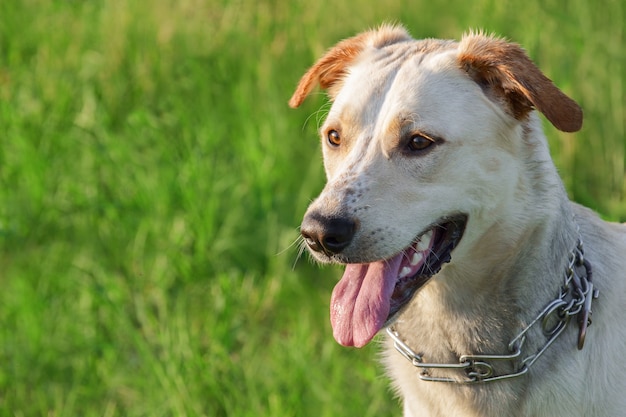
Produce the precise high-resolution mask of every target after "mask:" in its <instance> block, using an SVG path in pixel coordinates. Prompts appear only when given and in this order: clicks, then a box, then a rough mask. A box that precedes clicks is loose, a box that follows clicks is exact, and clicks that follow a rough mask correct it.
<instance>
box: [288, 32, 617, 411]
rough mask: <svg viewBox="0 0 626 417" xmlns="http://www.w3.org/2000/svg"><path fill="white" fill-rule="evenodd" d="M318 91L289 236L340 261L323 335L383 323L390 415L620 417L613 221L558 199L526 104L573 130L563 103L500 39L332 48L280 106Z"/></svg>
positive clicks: (354, 337) (379, 37) (360, 338)
mask: <svg viewBox="0 0 626 417" xmlns="http://www.w3.org/2000/svg"><path fill="white" fill-rule="evenodd" d="M317 84H319V85H320V86H321V88H323V89H326V90H328V93H329V95H330V98H331V100H332V102H333V103H332V107H331V109H330V111H329V114H328V117H327V119H326V121H325V123H324V124H323V126H322V128H321V137H322V147H323V154H324V164H325V168H326V174H327V178H328V182H327V184H326V187H325V188H324V190H323V191H322V193H321V194H320V196H319V197H318V198H317V199H316V200H315V201H314V202H313V203H312V204H311V206H310V207H309V208H308V210H307V213H306V215H305V217H304V220H303V222H302V226H301V232H302V236H303V237H304V241H305V242H306V245H307V246H308V248H309V249H310V252H311V253H312V254H313V256H314V257H315V258H316V259H317V260H319V261H321V262H339V263H342V264H346V269H345V273H344V275H343V277H342V278H341V280H340V282H339V283H338V284H337V286H336V287H335V289H334V291H333V295H332V300H331V321H332V325H333V330H334V336H335V338H336V340H337V341H338V342H339V343H341V344H343V345H346V346H356V347H360V346H363V345H365V344H367V343H368V342H370V341H371V340H372V338H373V337H374V336H375V335H376V334H377V333H378V332H379V331H381V330H382V329H386V330H387V338H386V340H387V341H386V354H385V362H386V365H387V367H388V370H389V374H390V375H391V377H392V379H393V380H394V384H395V386H396V387H397V390H398V392H399V393H400V395H401V397H402V398H403V403H404V413H405V415H406V416H446V417H453V416H481V417H484V416H494V417H495V416H497V417H503V416H507V417H508V416H550V417H558V416H563V417H565V416H567V417H571V416H594V417H599V416H606V417H615V416H626V318H622V316H621V315H622V314H624V313H625V307H626V227H624V226H622V225H618V224H610V223H606V222H604V221H602V220H600V219H599V218H598V217H597V216H596V214H594V213H593V212H591V211H590V210H588V209H585V208H583V207H581V206H579V205H577V204H575V203H572V202H570V201H569V200H568V198H567V194H566V192H565V190H564V187H563V185H562V183H561V181H560V179H559V177H558V175H557V172H556V169H555V167H554V165H553V162H552V160H551V158H550V155H549V151H548V145H547V142H546V139H545V137H544V134H543V132H542V128H541V121H540V118H539V116H538V114H537V112H535V111H534V110H535V109H536V110H538V111H539V112H541V113H543V114H544V115H545V117H546V118H547V119H548V120H549V121H550V122H551V123H552V124H553V125H554V126H555V127H556V128H558V129H560V130H562V131H566V132H573V131H577V130H579V129H580V127H581V125H582V112H581V110H580V108H579V106H578V105H577V104H576V103H575V102H574V101H572V100H571V99H570V98H568V97H567V96H565V95H564V94H563V93H562V92H561V91H560V90H558V89H557V88H556V87H555V86H554V85H553V84H552V82H551V81H550V80H549V79H548V78H546V77H545V76H544V75H543V74H542V73H541V72H540V71H539V69H537V67H536V66H535V65H534V64H533V63H532V62H531V60H530V59H529V58H528V57H527V55H526V54H525V52H524V51H523V50H522V49H521V48H520V47H519V46H518V45H516V44H512V43H508V42H506V41H504V40H502V39H498V38H494V37H490V36H485V35H483V34H479V33H472V34H468V35H467V36H465V37H464V38H463V39H462V40H461V41H460V42H458V43H457V42H453V41H441V40H432V39H429V40H422V41H416V40H413V39H412V38H411V37H410V36H409V35H408V34H407V32H406V31H405V30H404V29H403V28H401V27H397V26H382V27H381V28H380V29H378V30H373V31H368V32H365V33H362V34H360V35H358V36H356V37H353V38H350V39H347V40H344V41H342V42H340V43H339V44H338V45H336V46H335V47H334V48H332V49H331V50H330V51H329V52H328V53H327V54H326V55H324V56H323V57H322V58H321V59H320V60H319V61H318V62H317V63H316V64H315V65H314V66H313V67H312V68H311V69H310V70H309V71H308V72H307V73H306V74H305V75H304V76H303V77H302V79H301V81H300V83H299V85H298V87H297V89H296V91H295V93H294V95H293V97H292V98H291V101H290V105H291V106H292V107H297V106H299V105H300V104H301V103H302V101H303V100H304V99H305V98H306V96H307V95H308V94H309V93H310V92H311V90H312V89H313V88H314V87H315V86H316V85H317ZM592 309H593V324H592V325H591V311H592Z"/></svg>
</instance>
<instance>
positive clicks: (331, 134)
mask: <svg viewBox="0 0 626 417" xmlns="http://www.w3.org/2000/svg"><path fill="white" fill-rule="evenodd" d="M326 137H327V139H328V143H329V144H330V145H331V146H334V147H337V146H339V145H341V137H340V136H339V132H337V131H336V130H329V131H328V134H327V136H326Z"/></svg>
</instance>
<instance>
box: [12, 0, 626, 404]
mask: <svg viewBox="0 0 626 417" xmlns="http://www.w3.org/2000/svg"><path fill="white" fill-rule="evenodd" d="M526 3H527V2H526ZM624 12H625V11H624V6H623V4H622V2H620V1H606V2H604V4H603V5H602V7H596V6H595V4H593V5H588V4H587V2H586V1H583V0H574V1H570V2H568V3H567V4H566V5H563V4H562V2H560V1H556V0H553V1H543V2H536V3H535V4H523V5H521V3H520V4H518V2H514V1H495V0H494V1H491V0H481V1H478V2H466V1H460V0H458V1H457V0H454V1H446V2H423V3H419V2H417V3H416V2H415V1H411V2H409V1H401V0H395V1H391V2H384V4H383V3H381V5H377V4H374V3H371V2H366V1H355V2H336V1H335V2H330V1H320V2H304V1H293V2H284V1H259V2H256V3H255V2H244V1H219V0H211V1H201V0H184V1H177V2H174V1H166V2H145V1H134V2H130V1H123V0H113V1H109V2H97V1H93V2H92V1H89V2H61V1H43V0H29V1H17V0H8V1H2V2H0V145H1V146H0V248H1V249H0V284H1V285H2V289H3V290H2V293H1V295H0V340H1V341H2V343H0V360H1V361H2V366H0V414H2V415H15V416H30V415H54V416H76V415H83V416H102V415H105V416H114V415H124V416H140V415H150V416H158V415H176V416H178V415H190V416H191V415H206V416H226V415H229V416H231V415H232V416H260V415H272V416H283V415H284V416H288V415H294V416H295V415H298V416H302V415H316V416H319V415H322V416H335V415H358V416H374V415H377V416H378V415H390V414H398V412H399V409H398V406H397V404H396V403H395V401H394V400H393V398H392V394H391V393H390V392H389V390H388V388H387V381H385V379H384V378H383V377H382V370H381V369H380V368H379V367H378V365H377V364H376V361H375V359H376V348H375V346H370V347H368V348H366V349H363V350H359V351H356V350H348V349H344V348H341V347H339V346H337V345H336V344H335V342H334V341H333V339H332V335H331V333H330V329H329V325H328V324H327V323H328V298H329V293H330V290H331V288H332V285H333V283H334V282H335V280H336V277H337V275H338V273H339V270H338V269H337V268H326V269H323V270H322V269H319V268H317V267H316V266H314V265H311V264H310V263H308V262H307V260H306V257H303V259H300V260H298V261H296V257H297V252H298V250H297V245H293V243H294V241H295V240H296V238H297V235H298V231H297V228H298V224H299V220H300V217H301V215H302V213H303V212H304V210H305V208H306V206H307V204H308V203H309V201H310V200H311V199H312V198H313V197H314V196H315V195H316V193H317V192H318V191H319V190H320V188H321V187H322V184H323V171H322V166H321V156H320V152H319V150H318V143H317V139H316V133H315V130H316V127H317V125H318V124H319V119H320V117H321V115H323V113H324V103H325V102H324V99H323V98H322V97H323V96H322V95H321V94H317V95H314V96H313V97H312V98H311V99H309V100H308V101H307V102H306V103H305V104H304V106H303V107H302V108H301V109H299V110H297V111H293V110H290V109H288V107H287V105H286V102H287V100H288V98H289V96H290V95H291V92H292V91H291V90H292V88H293V87H294V86H295V84H296V82H297V80H298V78H299V77H300V75H301V74H302V73H303V72H304V71H305V69H306V67H307V66H308V65H310V64H311V63H312V62H313V61H314V60H315V59H316V58H317V57H318V56H319V55H320V54H321V53H323V51H324V50H325V49H326V48H328V47H329V46H331V45H332V44H334V43H335V42H336V41H338V40H339V39H341V38H343V37H346V36H350V35H352V34H354V33H356V32H358V31H360V30H363V29H365V28H370V27H373V26H376V25H378V24H379V23H381V22H383V21H393V22H402V23H404V24H406V25H407V27H408V28H409V29H410V31H411V32H412V33H413V34H414V35H415V36H416V37H427V36H436V37H446V38H451V37H455V38H458V37H459V36H460V35H461V34H462V33H463V32H465V31H466V30H468V29H469V28H484V29H486V30H487V31H493V32H496V33H498V34H501V35H504V36H506V37H509V38H510V39H513V40H515V41H517V42H519V43H521V44H522V45H524V46H525V47H526V48H527V50H528V51H529V53H530V54H531V56H532V57H533V58H534V59H535V60H536V61H537V62H538V63H539V65H540V67H541V68H542V69H543V70H544V71H545V72H546V73H547V74H548V75H549V76H550V77H551V78H552V79H554V80H555V82H556V83H557V85H559V86H561V87H562V88H563V89H564V91H566V92H567V93H568V94H570V95H571V96H572V97H574V98H575V99H576V100H577V101H578V102H580V103H581V105H582V106H583V108H584V110H585V115H586V119H585V126H584V129H583V131H581V132H580V133H577V134H573V135H568V134H561V133H557V132H556V131H555V130H554V129H553V128H551V127H550V126H549V125H547V126H546V130H547V132H548V136H549V138H550V142H551V145H552V150H553V155H554V157H555V160H556V162H557V164H558V166H559V168H560V170H561V173H562V174H563V177H564V179H565V182H566V185H567V187H568V190H569V192H570V194H571V195H572V196H573V197H574V198H576V199H577V200H579V201H581V202H583V203H585V204H588V205H590V206H592V207H593V208H596V209H598V210H599V211H600V212H601V214H602V215H603V216H605V217H607V218H611V219H614V220H622V221H623V220H626V204H624V197H625V195H626V188H625V185H624V164H625V160H626V156H625V143H624V133H625V132H624V114H625V109H624V102H625V101H624V80H625V75H626V69H625V67H624V65H625V64H626V58H625V56H624V55H625V52H624V51H625V50H626V48H624V36H625V35H624V28H623V22H624ZM320 109H321V110H320Z"/></svg>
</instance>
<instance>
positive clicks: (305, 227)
mask: <svg viewBox="0 0 626 417" xmlns="http://www.w3.org/2000/svg"><path fill="white" fill-rule="evenodd" d="M356 229H357V224H356V222H355V221H354V220H353V219H350V218H348V217H339V216H331V217H327V216H323V215H322V214H320V213H319V212H315V211H314V212H311V213H307V214H306V215H305V216H304V220H302V225H301V226H300V233H301V234H302V236H303V237H304V241H305V242H306V244H307V245H308V246H309V248H310V249H311V250H313V251H315V252H324V253H325V254H326V255H328V256H332V255H336V254H338V253H340V252H341V251H342V250H344V249H345V248H346V247H347V246H348V245H349V244H350V242H351V241H352V238H353V237H354V233H355V232H356Z"/></svg>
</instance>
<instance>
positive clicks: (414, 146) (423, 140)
mask: <svg viewBox="0 0 626 417" xmlns="http://www.w3.org/2000/svg"><path fill="white" fill-rule="evenodd" d="M434 144H435V141H434V140H432V139H431V138H429V137H427V136H424V135H414V136H411V139H410V140H409V145H408V146H409V149H410V150H411V151H423V150H425V149H426V148H428V147H429V146H431V145H434Z"/></svg>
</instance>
